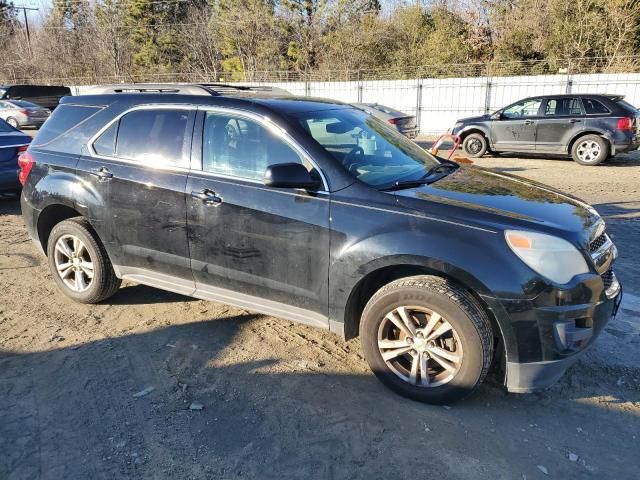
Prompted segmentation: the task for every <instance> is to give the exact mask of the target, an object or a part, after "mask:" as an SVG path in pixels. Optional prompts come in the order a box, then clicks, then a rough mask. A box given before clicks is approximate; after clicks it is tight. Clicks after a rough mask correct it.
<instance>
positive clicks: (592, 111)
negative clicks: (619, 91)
mask: <svg viewBox="0 0 640 480" xmlns="http://www.w3.org/2000/svg"><path fill="white" fill-rule="evenodd" d="M582 103H584V111H585V113H586V114H587V115H598V114H603V113H605V114H606V113H610V112H609V109H608V108H607V107H605V106H604V105H603V104H602V103H600V102H599V101H598V100H594V99H593V98H585V99H583V100H582Z"/></svg>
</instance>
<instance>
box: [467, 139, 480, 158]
mask: <svg viewBox="0 0 640 480" xmlns="http://www.w3.org/2000/svg"><path fill="white" fill-rule="evenodd" d="M467 150H468V152H469V153H470V154H472V155H475V154H476V153H478V152H479V151H480V150H482V142H481V141H480V140H478V139H477V138H473V139H471V140H469V142H468V143H467Z"/></svg>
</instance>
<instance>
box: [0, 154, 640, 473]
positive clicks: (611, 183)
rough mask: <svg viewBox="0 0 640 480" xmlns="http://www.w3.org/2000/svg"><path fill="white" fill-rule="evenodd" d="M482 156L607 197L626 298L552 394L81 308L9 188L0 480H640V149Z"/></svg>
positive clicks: (148, 311) (275, 337) (286, 334)
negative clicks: (401, 383)
mask: <svg viewBox="0 0 640 480" xmlns="http://www.w3.org/2000/svg"><path fill="white" fill-rule="evenodd" d="M477 163H478V164H480V165H483V166H488V167H491V168H496V169H499V170H502V171H508V172H511V173H514V174H517V175H522V176H524V177H528V178H532V179H535V180H539V181H543V182H545V183H548V184H550V185H553V186H555V187H559V188H561V189H564V190H566V191H568V192H571V193H573V194H576V195H578V196H580V197H582V198H584V199H585V200H587V201H589V202H591V203H592V204H594V205H595V207H596V208H597V209H598V210H599V211H600V212H601V213H602V214H603V215H604V216H605V217H606V218H607V222H608V224H609V228H610V230H611V231H612V232H613V234H614V235H615V241H616V242H617V244H618V246H619V248H620V252H621V258H620V260H619V262H618V267H617V271H618V273H619V277H620V278H621V280H622V281H623V283H624V286H625V290H626V297H625V301H624V303H623V306H622V311H621V313H620V314H619V317H618V318H617V319H616V320H615V321H614V322H612V323H611V324H610V325H609V326H608V327H607V329H606V331H605V332H603V335H602V337H601V338H600V339H599V342H598V343H597V345H596V346H595V347H594V348H593V349H592V350H591V351H590V352H589V353H588V355H586V356H585V357H584V358H583V359H582V360H581V361H580V362H579V363H577V364H576V365H575V366H574V367H573V368H572V369H571V370H570V371H569V372H568V374H567V375H566V376H565V377H564V378H563V379H562V381H561V382H560V383H559V384H557V385H556V386H555V387H553V388H552V389H550V390H548V391H545V392H543V393H540V394H534V395H511V394H507V393H506V392H505V391H504V390H503V388H502V387H501V386H500V385H499V384H498V383H497V381H496V380H495V379H494V380H492V381H490V382H489V383H488V384H486V385H484V386H483V387H482V388H480V390H479V391H478V392H477V393H476V394H475V395H473V396H472V397H471V398H469V399H468V400H466V401H464V402H462V403H459V404H456V405H453V406H451V407H449V408H447V407H435V406H428V405H422V404H419V403H416V402H412V401H409V400H405V399H403V398H400V397H398V396H396V395H394V394H392V393H391V392H389V391H388V390H386V389H385V388H384V387H383V386H382V385H381V384H380V383H379V382H378V381H377V380H376V379H375V378H374V377H373V376H372V375H371V374H370V373H369V370H368V368H367V366H366V364H365V362H364V360H363V358H362V354H361V350H360V345H359V342H358V341H357V340H356V341H350V342H348V343H343V342H342V341H341V340H340V339H338V338H337V337H335V336H333V335H332V334H330V333H327V332H323V331H319V330H314V329H312V328H308V327H305V326H301V325H295V324H292V323H290V322H287V321H283V320H279V319H276V318H271V317H267V316H262V315H256V314H254V313H251V312H248V311H243V310H239V309H236V308H231V307H227V306H225V305H220V304H216V303H211V302H204V301H199V300H194V299H190V298H185V297H182V296H179V295H175V294H171V293H165V292H162V291H160V290H154V289H152V288H148V287H144V286H137V285H133V284H126V285H124V287H123V288H122V289H121V290H120V292H119V293H118V294H117V295H116V296H115V297H113V298H112V299H111V300H110V301H109V303H105V304H102V305H96V306H86V305H79V304H75V303H73V302H72V301H70V300H68V299H67V298H66V297H64V296H63V295H62V294H60V293H59V292H58V291H57V290H56V288H55V286H54V284H53V281H52V279H51V275H50V274H49V271H48V269H47V267H46V263H45V259H44V257H43V256H42V255H40V254H39V253H38V251H37V250H36V248H35V247H34V245H33V244H32V242H31V240H29V239H28V238H27V234H26V232H25V230H24V228H23V225H22V220H21V217H20V211H19V203H18V202H17V201H16V200H15V199H10V198H9V199H0V298H1V300H0V479H7V480H9V479H11V480H14V479H41V478H42V479H102V478H104V479H113V478H148V479H156V478H158V479H164V478H166V479H239V478H243V479H244V478H246V479H269V478H274V479H276V478H278V479H280V478H287V479H296V478H300V479H310V478H323V479H324V478H348V479H357V478H364V479H368V480H369V479H376V478H415V479H418V478H420V479H434V478H442V479H471V478H473V479H503V478H504V479H523V478H526V479H536V478H561V479H563V480H567V479H576V478H615V479H634V478H638V476H639V475H640V474H639V473H638V472H639V471H640V155H639V154H638V153H635V154H633V155H624V156H620V157H619V158H617V159H616V160H615V161H612V162H610V163H608V164H606V165H604V166H601V167H580V166H578V165H577V164H575V163H573V162H571V161H558V160H546V159H537V158H528V159H515V158H508V157H501V158H493V159H492V158H486V159H482V160H480V161H478V162H477ZM199 406H202V409H201V410H191V409H190V407H199Z"/></svg>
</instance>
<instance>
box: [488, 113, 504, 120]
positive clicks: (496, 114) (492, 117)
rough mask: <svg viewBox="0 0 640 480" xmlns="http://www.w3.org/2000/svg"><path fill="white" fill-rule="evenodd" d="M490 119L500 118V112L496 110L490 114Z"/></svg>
mask: <svg viewBox="0 0 640 480" xmlns="http://www.w3.org/2000/svg"><path fill="white" fill-rule="evenodd" d="M490 118H491V120H500V119H501V118H502V112H496V113H494V114H493V115H491V117H490Z"/></svg>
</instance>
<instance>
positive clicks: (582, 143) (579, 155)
mask: <svg viewBox="0 0 640 480" xmlns="http://www.w3.org/2000/svg"><path fill="white" fill-rule="evenodd" d="M571 157H572V158H573V160H574V161H576V162H577V163H579V164H580V165H586V166H593V165H598V164H599V163H602V162H604V161H605V160H606V159H607V158H608V157H609V144H608V143H607V141H606V140H605V139H604V138H602V137H600V136H598V135H585V136H584V137H580V138H578V139H577V140H576V141H575V142H574V143H573V146H572V147H571Z"/></svg>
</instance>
